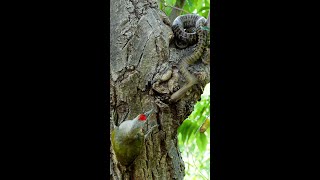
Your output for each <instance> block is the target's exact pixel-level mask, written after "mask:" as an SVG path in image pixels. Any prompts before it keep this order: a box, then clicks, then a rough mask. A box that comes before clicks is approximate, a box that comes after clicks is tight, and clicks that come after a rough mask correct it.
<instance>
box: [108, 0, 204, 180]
mask: <svg viewBox="0 0 320 180" xmlns="http://www.w3.org/2000/svg"><path fill="white" fill-rule="evenodd" d="M110 5H111V6H110V10H111V14H110V88H111V89H110V114H111V117H110V128H111V129H110V130H112V129H113V128H114V125H117V126H118V125H119V124H120V123H121V122H123V121H124V120H126V119H133V118H134V117H136V116H137V115H138V114H140V113H143V112H146V111H148V110H150V109H151V108H152V107H153V108H154V109H155V110H156V112H155V113H153V115H152V116H151V118H150V120H148V124H147V125H146V127H145V129H144V131H145V132H146V131H147V130H148V129H150V127H152V126H154V125H156V124H158V125H159V126H158V127H157V128H156V130H154V131H153V132H152V133H151V135H150V136H149V137H148V138H147V139H146V141H145V146H144V147H143V149H142V152H141V154H140V155H139V156H138V157H137V159H136V160H135V161H134V163H133V164H132V165H131V166H129V167H124V166H122V165H121V164H120V163H119V162H118V161H117V159H116V156H115V153H114V151H113V149H112V147H110V179H134V180H137V179H148V180H149V179H183V177H184V173H185V172H184V162H183V160H182V158H181V155H180V151H179V148H178V143H177V139H178V137H177V129H178V127H179V126H180V124H181V123H182V121H183V120H184V119H185V118H186V117H187V116H188V115H189V114H190V113H191V112H192V110H193V105H194V103H195V102H196V101H197V100H199V98H200V95H201V93H202V88H203V87H204V85H205V84H206V83H208V82H209V81H210V80H209V70H210V69H209V66H205V65H204V64H203V63H198V64H195V65H193V66H192V67H190V68H189V69H190V72H191V73H195V74H197V77H198V78H199V79H200V83H199V84H197V85H195V86H194V87H193V88H192V89H191V90H190V92H188V93H187V95H186V96H184V97H183V98H182V99H181V100H180V101H178V102H177V103H169V102H168V99H169V98H170V95H171V94H172V92H171V91H172V89H174V90H175V91H176V90H177V88H178V87H182V86H183V85H184V84H185V83H186V82H185V80H184V77H183V76H181V75H180V73H179V71H178V69H177V67H178V63H179V59H180V58H181V57H183V56H185V55H188V54H190V53H192V51H193V48H194V46H193V47H189V48H187V49H184V50H178V49H176V48H174V47H171V46H172V45H173V43H172V42H171V41H172V39H173V37H174V36H173V32H172V30H171V26H170V22H169V19H168V17H166V16H165V15H164V13H163V12H161V11H160V10H159V9H158V4H157V0H111V3H110ZM170 71H171V72H170ZM164 72H165V73H166V74H168V77H170V80H172V79H175V80H176V81H170V80H169V82H168V83H166V82H165V83H160V85H159V86H158V87H157V88H156V87H153V85H152V83H154V82H155V80H156V79H157V78H159V77H161V76H162V75H163V74H164ZM170 82H171V85H170ZM175 82H176V83H175ZM110 144H111V143H110Z"/></svg>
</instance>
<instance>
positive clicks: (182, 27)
mask: <svg viewBox="0 0 320 180" xmlns="http://www.w3.org/2000/svg"><path fill="white" fill-rule="evenodd" d="M205 23H206V19H205V18H204V17H202V16H199V15H197V14H186V15H181V16H178V17H177V18H176V19H175V20H174V21H173V23H172V30H173V32H174V36H175V37H176V38H177V39H178V40H179V42H177V41H176V45H177V46H178V47H179V48H185V47H187V46H188V45H192V44H195V43H196V42H197V32H196V30H197V28H198V27H200V26H201V25H204V24H205ZM179 43H180V44H179ZM181 44H182V45H181Z"/></svg>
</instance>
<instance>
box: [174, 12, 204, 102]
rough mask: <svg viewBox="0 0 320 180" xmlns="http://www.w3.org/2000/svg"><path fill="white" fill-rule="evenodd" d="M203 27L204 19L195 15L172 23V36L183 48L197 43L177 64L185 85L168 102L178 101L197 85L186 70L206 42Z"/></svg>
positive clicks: (182, 17) (184, 16)
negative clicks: (185, 82)
mask: <svg viewBox="0 0 320 180" xmlns="http://www.w3.org/2000/svg"><path fill="white" fill-rule="evenodd" d="M205 25H206V19H205V18H203V17H201V16H199V15H196V14H186V15H181V16H178V17H177V18H176V19H175V20H174V21H173V23H172V30H173V32H174V35H175V37H176V38H177V39H179V40H180V41H182V44H183V47H186V46H188V45H192V44H195V43H196V42H197V40H198V42H197V47H196V49H195V50H194V52H193V53H192V54H191V55H190V56H186V57H183V58H182V60H181V62H180V64H179V69H180V72H181V74H182V75H183V76H184V77H185V78H186V80H187V84H185V85H184V86H183V87H182V88H180V89H179V90H178V91H176V92H175V93H173V94H172V95H171V97H170V101H173V102H176V101H178V100H179V99H181V97H183V95H184V94H185V93H186V92H187V91H188V90H189V89H190V88H191V87H192V86H193V85H195V84H197V83H198V80H197V78H196V77H195V76H194V75H193V74H191V73H190V72H189V71H188V69H187V68H188V66H189V65H191V64H193V63H195V62H196V61H197V60H198V59H199V58H200V57H201V55H202V53H203V51H204V48H205V45H206V40H207V31H206V30H203V29H201V27H202V26H205ZM185 29H187V30H185ZM194 30H195V32H194ZM190 31H191V32H190ZM176 45H177V46H178V47H180V48H181V46H182V45H181V44H177V42H176Z"/></svg>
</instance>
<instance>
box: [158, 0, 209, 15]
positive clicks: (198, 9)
mask: <svg viewBox="0 0 320 180" xmlns="http://www.w3.org/2000/svg"><path fill="white" fill-rule="evenodd" d="M185 1H186V2H185V4H184V6H183V8H182V9H183V10H185V11H186V12H182V14H188V13H189V14H190V13H195V14H198V15H200V16H203V17H205V18H207V17H208V13H209V10H210V0H185ZM175 3H176V0H160V9H161V10H162V11H163V12H165V13H166V14H167V16H170V14H171V11H172V7H174V6H175Z"/></svg>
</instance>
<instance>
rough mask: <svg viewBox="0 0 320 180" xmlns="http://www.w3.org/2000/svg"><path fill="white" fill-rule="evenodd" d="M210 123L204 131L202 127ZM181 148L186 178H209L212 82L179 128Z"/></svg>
mask: <svg viewBox="0 0 320 180" xmlns="http://www.w3.org/2000/svg"><path fill="white" fill-rule="evenodd" d="M204 122H209V124H207V125H209V126H208V127H207V129H206V131H204V132H203V133H201V132H200V127H201V126H202V125H203V124H204ZM178 142H179V148H180V150H181V153H182V158H183V160H184V162H185V164H186V177H185V179H194V178H196V179H199V177H202V178H203V179H209V176H210V83H209V84H207V85H206V87H205V90H204V92H203V94H202V95H201V100H200V101H198V102H197V103H196V104H195V106H194V111H193V112H192V113H191V114H190V116H189V117H188V118H187V119H186V120H185V121H184V122H183V123H182V125H181V126H180V127H179V129H178ZM194 155H196V156H194Z"/></svg>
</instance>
